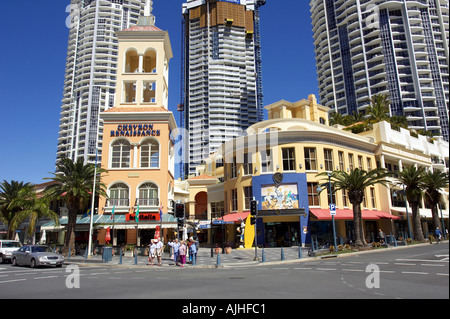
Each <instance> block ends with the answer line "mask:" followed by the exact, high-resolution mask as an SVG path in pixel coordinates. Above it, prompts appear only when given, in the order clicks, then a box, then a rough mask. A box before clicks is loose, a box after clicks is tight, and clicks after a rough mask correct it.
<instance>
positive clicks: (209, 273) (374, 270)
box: [0, 242, 449, 311]
mask: <svg viewBox="0 0 450 319" xmlns="http://www.w3.org/2000/svg"><path fill="white" fill-rule="evenodd" d="M448 248H449V247H448V242H446V243H444V244H439V245H436V244H433V245H430V244H427V245H418V246H417V247H415V246H410V247H407V248H402V249H395V250H380V251H377V252H371V253H361V254H357V255H351V256H341V257H337V258H328V259H318V258H314V259H313V258H305V259H304V260H297V261H291V262H287V263H276V262H268V263H259V264H254V265H246V264H242V265H235V266H233V267H224V268H219V269H214V268H201V267H198V268H196V267H190V268H184V269H182V268H179V267H175V266H173V267H149V266H139V267H133V266H122V267H117V266H109V265H104V264H98V265H92V266H84V265H83V266H77V265H65V266H64V267H63V268H60V269H56V268H39V269H30V268H27V267H13V266H11V265H10V264H2V265H0V298H2V299H26V298H39V299H97V298H101V299H172V298H174V299H183V298H186V299H189V300H191V301H192V300H195V299H209V300H211V299H220V300H226V299H241V298H242V299H255V300H256V299H257V300H260V299H428V298H433V299H435V298H437V299H448V298H449V254H448ZM78 275H79V276H78ZM186 305H187V306H189V304H188V303H187V304H186ZM187 310H189V309H188V308H187ZM180 311H181V309H180Z"/></svg>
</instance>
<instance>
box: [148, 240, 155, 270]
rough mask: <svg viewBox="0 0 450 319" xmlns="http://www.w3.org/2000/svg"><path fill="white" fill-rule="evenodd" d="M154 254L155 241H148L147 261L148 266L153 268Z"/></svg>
mask: <svg viewBox="0 0 450 319" xmlns="http://www.w3.org/2000/svg"><path fill="white" fill-rule="evenodd" d="M155 252H156V244H155V241H154V240H153V239H152V240H151V241H150V250H149V252H148V261H149V265H150V266H153V260H154V259H155Z"/></svg>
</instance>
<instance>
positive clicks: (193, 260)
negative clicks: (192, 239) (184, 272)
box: [192, 254, 197, 266]
mask: <svg viewBox="0 0 450 319" xmlns="http://www.w3.org/2000/svg"><path fill="white" fill-rule="evenodd" d="M196 255H197V254H192V266H195V265H196V264H197V258H196Z"/></svg>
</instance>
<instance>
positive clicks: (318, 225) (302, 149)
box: [204, 95, 398, 247]
mask: <svg viewBox="0 0 450 319" xmlns="http://www.w3.org/2000/svg"><path fill="white" fill-rule="evenodd" d="M265 109H266V110H267V112H268V120H266V121H263V122H260V123H257V124H255V125H253V126H251V127H250V128H249V129H248V130H247V134H246V136H244V137H240V138H237V139H234V140H232V141H230V142H228V143H225V144H224V145H223V146H222V148H221V151H220V152H218V153H217V154H213V155H211V157H210V158H209V159H208V160H207V161H206V163H205V168H204V169H205V171H204V174H206V175H210V176H215V177H217V178H218V179H220V180H221V181H223V183H222V185H223V192H224V212H225V217H224V219H225V220H226V221H227V222H231V223H232V224H228V225H227V233H226V241H228V242H229V243H232V244H234V245H235V246H238V245H239V244H243V243H241V242H240V237H239V231H237V229H238V227H239V228H241V219H243V220H246V221H247V223H246V224H245V229H249V228H250V227H251V228H253V227H254V226H253V225H250V224H249V223H248V221H249V219H248V215H249V212H250V201H251V200H252V199H255V200H257V201H258V211H259V213H258V214H259V216H260V217H259V218H258V219H257V222H256V224H257V240H258V245H263V246H266V247H272V246H281V245H283V246H291V245H302V246H304V245H305V244H308V243H311V239H312V240H313V241H317V242H319V243H325V242H330V241H331V238H330V234H331V233H332V231H331V226H332V225H331V222H330V221H331V219H332V218H331V215H330V210H329V204H330V203H333V204H335V205H336V208H337V210H336V215H335V223H336V229H337V237H338V238H339V239H340V238H342V240H343V241H345V242H347V241H351V240H352V238H353V228H352V223H353V213H352V206H351V204H350V202H349V201H348V197H347V195H346V193H345V192H343V191H337V192H333V196H332V199H331V200H330V196H329V192H328V187H327V185H324V183H327V182H328V180H327V179H326V178H325V179H324V177H323V176H322V177H318V176H317V175H318V174H319V173H322V172H331V171H333V170H344V171H350V170H351V169H353V168H356V167H358V168H361V169H364V170H371V169H374V168H376V167H377V159H376V151H377V145H376V144H375V143H374V139H373V138H371V137H366V136H360V135H357V134H353V133H351V132H347V131H343V130H342V129H339V128H335V127H330V126H329V122H328V111H329V110H328V108H327V107H324V106H321V105H319V104H318V103H317V100H316V98H315V96H314V95H310V96H309V97H308V99H304V100H301V101H298V102H295V103H291V102H287V101H279V102H276V103H274V104H271V105H268V106H266V107H265ZM217 170H219V172H223V173H222V174H223V175H222V176H221V174H220V173H219V174H218V171H217ZM280 173H281V174H282V179H281V180H278V181H275V178H274V177H275V175H278V176H280ZM319 186H321V187H322V189H323V191H320V192H319V191H318V187H319ZM380 191H381V189H380V188H379V187H377V186H375V187H370V188H368V189H366V190H365V200H364V202H363V204H362V210H363V221H364V226H365V235H366V238H367V240H368V241H372V239H373V238H374V237H375V238H376V236H377V234H378V229H379V228H382V229H383V230H384V231H385V232H386V233H388V234H389V233H390V231H391V226H392V220H393V219H398V217H395V216H393V215H391V214H390V212H389V211H388V210H384V209H383V208H384V205H383V203H382V202H381V201H382V198H383V196H382V194H381V193H380ZM239 230H240V229H239ZM311 235H313V237H312V238H311ZM249 245H250V246H251V245H253V241H250V243H247V244H246V246H249Z"/></svg>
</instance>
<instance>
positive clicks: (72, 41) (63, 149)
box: [57, 0, 152, 163]
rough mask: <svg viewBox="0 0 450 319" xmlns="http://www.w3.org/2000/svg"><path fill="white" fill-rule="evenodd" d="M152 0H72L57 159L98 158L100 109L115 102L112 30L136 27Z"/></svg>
mask: <svg viewBox="0 0 450 319" xmlns="http://www.w3.org/2000/svg"><path fill="white" fill-rule="evenodd" d="M151 7H152V1H151V0H72V1H71V3H70V9H71V14H70V15H71V17H70V19H69V20H70V23H69V24H70V25H68V27H70V31H69V43H68V49H67V59H66V73H65V80H64V92H63V99H62V106H61V116H60V123H59V138H58V148H57V158H61V157H68V158H71V159H73V160H77V159H78V158H83V159H84V161H85V162H91V163H93V162H94V161H95V159H96V151H97V150H98V161H99V162H100V160H101V151H102V144H101V143H102V142H101V141H102V136H103V124H102V121H100V119H99V114H100V112H102V111H104V110H105V109H108V108H110V107H112V106H114V98H115V94H116V77H117V71H116V70H117V59H118V56H117V55H118V41H117V37H116V31H120V30H123V29H127V28H128V27H130V26H134V25H135V24H136V23H137V22H138V19H139V16H140V15H143V14H144V10H145V8H147V10H150V12H151Z"/></svg>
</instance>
